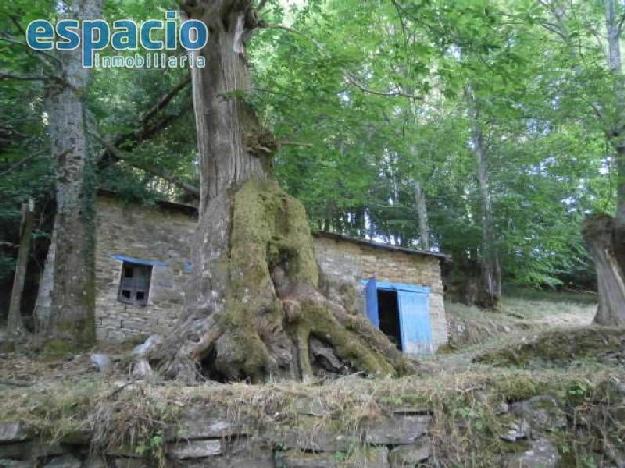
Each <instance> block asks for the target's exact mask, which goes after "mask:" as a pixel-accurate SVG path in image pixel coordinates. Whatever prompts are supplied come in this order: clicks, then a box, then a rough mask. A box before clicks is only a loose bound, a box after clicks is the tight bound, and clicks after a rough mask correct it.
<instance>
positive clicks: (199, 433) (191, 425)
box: [167, 408, 253, 440]
mask: <svg viewBox="0 0 625 468" xmlns="http://www.w3.org/2000/svg"><path fill="white" fill-rule="evenodd" d="M252 432H253V431H252V429H251V428H250V427H249V426H248V425H246V424H245V422H242V421H237V422H236V423H235V422H233V421H229V420H227V419H225V418H220V417H215V416H212V415H210V414H208V415H207V414H206V408H191V409H189V410H187V411H185V412H184V414H183V416H182V417H181V418H180V423H179V425H178V426H177V427H175V428H174V431H173V433H172V434H171V435H168V436H167V440H176V439H177V440H193V439H218V438H225V437H234V436H237V435H249V434H251V433H252Z"/></svg>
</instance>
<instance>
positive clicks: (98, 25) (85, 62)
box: [82, 20, 110, 68]
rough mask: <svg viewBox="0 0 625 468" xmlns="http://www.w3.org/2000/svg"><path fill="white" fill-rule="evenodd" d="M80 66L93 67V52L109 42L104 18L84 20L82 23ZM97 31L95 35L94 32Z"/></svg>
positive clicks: (107, 27)
mask: <svg viewBox="0 0 625 468" xmlns="http://www.w3.org/2000/svg"><path fill="white" fill-rule="evenodd" d="M82 32H83V45H82V66H83V67H85V68H91V67H93V53H94V51H96V50H102V49H104V48H105V47H106V46H107V45H108V43H109V33H110V31H109V25H108V24H107V23H106V21H104V20H85V21H83V23H82ZM95 32H97V33H98V34H97V37H96V35H95V34H94V33H95Z"/></svg>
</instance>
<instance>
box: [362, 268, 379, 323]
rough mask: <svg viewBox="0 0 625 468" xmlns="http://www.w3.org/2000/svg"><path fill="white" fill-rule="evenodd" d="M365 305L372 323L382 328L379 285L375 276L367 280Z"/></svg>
mask: <svg viewBox="0 0 625 468" xmlns="http://www.w3.org/2000/svg"><path fill="white" fill-rule="evenodd" d="M365 298H366V301H365V307H366V312H367V317H369V320H370V321H371V323H372V324H373V325H374V326H375V327H376V328H380V311H379V309H378V285H377V281H376V280H375V278H371V279H369V280H367V282H366V284H365Z"/></svg>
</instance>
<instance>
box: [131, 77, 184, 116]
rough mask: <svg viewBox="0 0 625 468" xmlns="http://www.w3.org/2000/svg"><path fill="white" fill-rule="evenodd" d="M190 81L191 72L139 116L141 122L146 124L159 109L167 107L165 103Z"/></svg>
mask: <svg viewBox="0 0 625 468" xmlns="http://www.w3.org/2000/svg"><path fill="white" fill-rule="evenodd" d="M189 83H191V74H187V75H186V76H185V77H184V78H183V79H182V80H180V81H179V82H178V84H176V85H175V86H174V87H173V88H172V89H171V90H170V91H169V92H168V93H167V94H165V95H163V96H162V97H161V98H160V99H159V100H158V101H157V102H156V103H155V104H154V105H153V106H152V107H150V109H148V110H147V111H146V112H145V113H144V114H143V117H142V118H141V122H142V123H143V124H144V125H146V124H147V123H148V121H149V120H150V119H151V118H152V117H154V116H155V115H156V114H157V113H158V112H159V111H160V110H161V109H164V108H165V107H167V104H169V102H170V101H171V100H172V99H173V98H174V97H176V95H177V94H178V93H179V92H180V91H182V90H183V89H184V88H186V87H187V85H188V84H189Z"/></svg>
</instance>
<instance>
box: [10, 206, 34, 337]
mask: <svg viewBox="0 0 625 468" xmlns="http://www.w3.org/2000/svg"><path fill="white" fill-rule="evenodd" d="M33 211H34V205H33V200H32V199H31V200H29V201H28V203H24V204H23V205H22V225H21V230H20V246H19V249H18V251H17V262H16V265H15V277H14V279H13V288H12V289H11V302H10V303H9V316H8V323H7V329H8V332H9V335H10V336H13V337H18V336H20V335H23V334H24V322H23V320H22V293H23V291H24V281H25V280H26V267H27V265H28V256H29V253H30V238H31V235H32V232H33V218H34V213H33Z"/></svg>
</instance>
